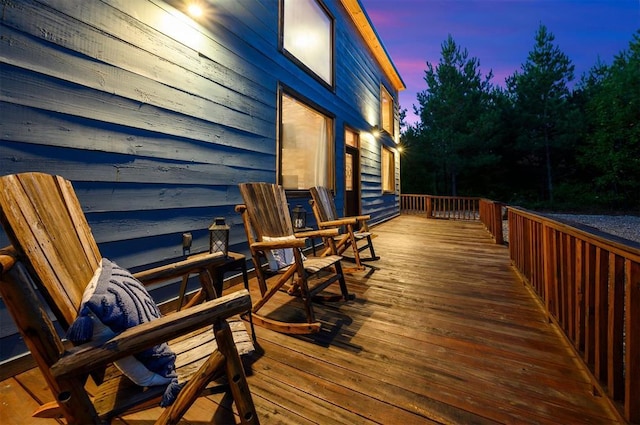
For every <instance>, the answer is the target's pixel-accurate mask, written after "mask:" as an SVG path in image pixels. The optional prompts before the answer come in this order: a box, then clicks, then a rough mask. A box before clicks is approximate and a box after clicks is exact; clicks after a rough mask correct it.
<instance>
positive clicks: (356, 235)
mask: <svg viewBox="0 0 640 425" xmlns="http://www.w3.org/2000/svg"><path fill="white" fill-rule="evenodd" d="M311 197H312V199H311V201H310V203H311V209H312V210H313V215H314V217H315V218H316V222H317V223H318V228H320V229H344V231H343V232H342V233H341V234H340V236H338V237H337V238H336V244H335V246H336V252H337V253H338V254H339V255H342V254H343V253H344V252H345V251H346V250H347V249H349V248H351V249H352V251H353V261H354V262H355V264H356V269H360V270H362V269H364V267H365V265H364V264H363V263H362V262H363V261H373V260H379V259H380V257H378V256H376V253H375V250H374V248H373V241H372V238H373V237H374V235H373V234H372V233H371V232H370V231H369V226H368V225H367V221H368V220H370V219H371V216H369V215H358V216H353V217H340V216H339V215H338V213H337V212H336V206H335V204H334V202H333V196H332V195H331V192H330V191H329V189H327V188H326V187H323V186H316V187H312V188H311ZM361 241H363V242H364V243H363V242H361ZM358 243H360V245H358ZM367 249H368V250H369V254H370V256H369V257H364V258H363V257H361V256H360V253H361V252H362V251H364V250H367ZM330 251H331V250H330V249H329V247H328V246H327V248H326V249H325V251H324V252H323V253H322V255H328V254H329V252H330ZM345 258H348V257H345ZM367 266H369V267H371V266H370V265H367Z"/></svg>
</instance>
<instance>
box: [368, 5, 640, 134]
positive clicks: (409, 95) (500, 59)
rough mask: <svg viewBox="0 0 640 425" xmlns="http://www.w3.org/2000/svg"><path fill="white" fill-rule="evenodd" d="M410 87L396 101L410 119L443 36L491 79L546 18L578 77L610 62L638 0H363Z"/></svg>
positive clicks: (634, 21) (517, 63) (635, 15)
mask: <svg viewBox="0 0 640 425" xmlns="http://www.w3.org/2000/svg"><path fill="white" fill-rule="evenodd" d="M360 2H361V3H362V5H363V6H364V8H365V9H366V11H367V14H368V15H369V18H370V19H371V21H372V23H373V25H374V27H375V29H376V31H377V32H378V35H379V36H380V38H381V39H382V42H383V44H384V45H385V48H386V49H387V52H388V53H389V55H390V56H391V59H392V60H393V62H394V64H395V66H396V68H397V69H398V71H399V73H400V75H401V77H402V79H403V80H404V82H405V85H406V86H407V89H406V90H405V91H403V92H401V93H400V107H401V108H402V109H406V110H407V122H409V123H413V122H415V121H416V120H417V117H416V116H415V115H414V114H413V105H415V104H417V103H418V102H417V100H416V94H417V93H418V92H420V91H423V90H425V89H426V83H425V82H424V71H425V69H426V68H427V67H426V62H430V63H432V64H433V65H434V66H435V65H437V63H438V61H439V60H440V51H441V45H442V42H443V41H445V40H446V38H447V36H448V34H451V36H452V37H453V39H454V40H455V42H456V44H457V45H458V46H460V47H461V48H463V49H467V50H468V52H469V56H470V57H476V58H478V59H479V61H480V69H481V71H482V74H483V75H486V74H487V73H488V72H489V70H493V74H494V77H493V80H492V82H493V84H495V85H500V86H504V80H505V78H506V77H507V76H509V75H512V74H513V73H514V72H515V71H516V70H520V67H521V65H522V64H523V63H524V62H525V61H526V60H527V55H528V54H529V52H530V51H531V49H532V48H533V45H534V37H535V33H536V30H537V29H538V27H539V25H540V24H544V25H545V26H546V27H547V29H548V30H549V31H550V32H551V33H552V34H553V35H554V36H555V41H554V43H555V45H557V46H559V47H560V49H561V50H562V51H563V52H564V53H565V54H566V55H567V56H569V58H570V59H571V60H572V63H573V64H574V65H575V76H576V80H578V79H579V78H580V76H581V75H582V74H583V73H585V72H587V71H588V70H589V69H590V68H591V67H592V66H593V65H595V63H596V62H597V60H598V58H600V59H601V60H602V61H603V62H604V63H607V64H610V63H611V62H612V60H613V57H614V56H615V55H616V54H618V53H620V51H622V50H625V49H627V48H628V47H629V42H630V41H631V39H632V36H633V34H634V33H635V32H636V31H637V30H639V29H640V0H360Z"/></svg>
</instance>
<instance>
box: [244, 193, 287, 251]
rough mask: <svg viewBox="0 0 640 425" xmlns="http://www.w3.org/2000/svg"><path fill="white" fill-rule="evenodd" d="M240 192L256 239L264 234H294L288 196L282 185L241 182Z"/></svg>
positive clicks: (271, 235) (259, 238)
mask: <svg viewBox="0 0 640 425" xmlns="http://www.w3.org/2000/svg"><path fill="white" fill-rule="evenodd" d="M239 187H240V193H241V194H242V198H243V200H244V203H245V206H246V208H247V214H248V216H249V221H250V224H251V228H252V229H253V231H254V233H255V237H256V240H258V241H261V240H262V238H263V237H264V236H267V237H282V236H292V235H293V225H292V224H291V216H290V215H289V206H288V205H287V197H286V195H285V192H284V189H283V188H282V186H280V185H277V184H272V183H241V184H240V185H239Z"/></svg>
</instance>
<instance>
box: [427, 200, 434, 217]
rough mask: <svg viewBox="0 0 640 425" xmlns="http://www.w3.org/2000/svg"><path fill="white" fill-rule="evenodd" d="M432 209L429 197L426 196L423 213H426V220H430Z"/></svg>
mask: <svg viewBox="0 0 640 425" xmlns="http://www.w3.org/2000/svg"><path fill="white" fill-rule="evenodd" d="M432 208H433V206H432V205H431V196H428V195H427V202H426V205H425V212H426V213H427V218H431V214H432V212H433V210H432Z"/></svg>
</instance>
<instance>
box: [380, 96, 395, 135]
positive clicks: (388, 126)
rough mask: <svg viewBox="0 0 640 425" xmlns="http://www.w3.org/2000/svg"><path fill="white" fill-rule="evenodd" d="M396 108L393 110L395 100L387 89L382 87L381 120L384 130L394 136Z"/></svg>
mask: <svg viewBox="0 0 640 425" xmlns="http://www.w3.org/2000/svg"><path fill="white" fill-rule="evenodd" d="M393 112H394V108H393V98H392V97H391V95H390V94H389V92H388V91H387V89H385V88H384V87H382V89H381V90H380V120H381V121H382V129H383V130H384V131H386V132H387V133H389V134H390V135H392V136H393V134H394V127H395V124H394V115H395V114H394V113H393Z"/></svg>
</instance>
